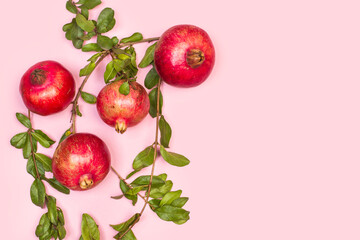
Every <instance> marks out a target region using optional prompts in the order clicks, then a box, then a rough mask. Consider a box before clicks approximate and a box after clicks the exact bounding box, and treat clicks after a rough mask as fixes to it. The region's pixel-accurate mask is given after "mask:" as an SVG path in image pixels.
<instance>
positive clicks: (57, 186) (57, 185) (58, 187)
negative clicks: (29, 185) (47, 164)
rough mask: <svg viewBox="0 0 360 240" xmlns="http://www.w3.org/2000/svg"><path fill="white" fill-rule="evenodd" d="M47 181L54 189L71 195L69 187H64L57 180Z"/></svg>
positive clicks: (47, 179) (50, 179) (46, 179)
mask: <svg viewBox="0 0 360 240" xmlns="http://www.w3.org/2000/svg"><path fill="white" fill-rule="evenodd" d="M45 181H47V182H48V183H49V184H50V185H51V186H52V187H53V188H55V189H56V190H58V191H59V192H62V193H65V194H69V193H70V190H69V189H68V188H67V187H65V186H64V185H62V184H61V183H60V182H59V181H58V180H56V179H55V178H45Z"/></svg>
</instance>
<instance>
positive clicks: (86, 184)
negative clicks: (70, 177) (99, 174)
mask: <svg viewBox="0 0 360 240" xmlns="http://www.w3.org/2000/svg"><path fill="white" fill-rule="evenodd" d="M93 184H94V181H93V179H92V175H91V174H84V175H82V176H81V177H80V179H79V185H80V188H81V189H84V190H85V189H88V188H90V187H91V186H92V185H93Z"/></svg>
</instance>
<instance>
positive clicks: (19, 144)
mask: <svg viewBox="0 0 360 240" xmlns="http://www.w3.org/2000/svg"><path fill="white" fill-rule="evenodd" d="M26 136H27V132H22V133H18V134H16V135H15V136H13V137H12V138H11V139H10V144H11V145H12V146H14V147H16V148H19V149H20V148H23V147H24V146H25V143H26Z"/></svg>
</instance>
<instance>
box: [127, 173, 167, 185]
mask: <svg viewBox="0 0 360 240" xmlns="http://www.w3.org/2000/svg"><path fill="white" fill-rule="evenodd" d="M149 183H150V175H144V176H140V177H138V178H136V179H135V180H134V181H133V182H132V183H130V185H131V186H132V187H139V186H148V185H149ZM164 184H165V181H164V180H162V179H161V178H160V177H158V176H153V178H152V186H154V187H160V186H162V185H164Z"/></svg>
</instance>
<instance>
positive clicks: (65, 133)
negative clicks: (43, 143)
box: [59, 128, 72, 144]
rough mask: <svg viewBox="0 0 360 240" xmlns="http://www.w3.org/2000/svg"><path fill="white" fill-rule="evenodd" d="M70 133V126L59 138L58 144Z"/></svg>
mask: <svg viewBox="0 0 360 240" xmlns="http://www.w3.org/2000/svg"><path fill="white" fill-rule="evenodd" d="M71 134H72V132H71V128H69V129H67V130H66V131H65V132H64V134H63V135H62V136H61V138H60V140H59V144H60V143H61V142H62V141H64V140H65V139H66V138H67V137H68V136H70V135H71Z"/></svg>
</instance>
